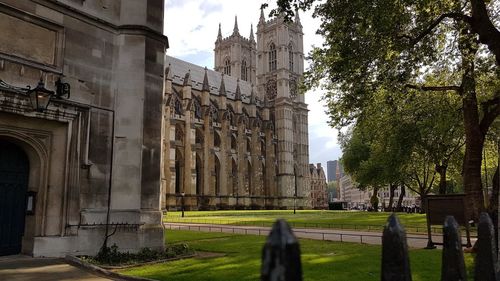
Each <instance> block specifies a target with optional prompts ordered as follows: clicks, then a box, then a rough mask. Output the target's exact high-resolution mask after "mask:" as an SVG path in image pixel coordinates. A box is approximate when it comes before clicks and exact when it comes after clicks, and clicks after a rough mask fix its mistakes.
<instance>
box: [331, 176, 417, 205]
mask: <svg viewBox="0 0 500 281" xmlns="http://www.w3.org/2000/svg"><path fill="white" fill-rule="evenodd" d="M340 190H341V195H340V200H341V201H345V202H347V207H348V208H349V209H360V210H364V209H366V208H368V207H370V206H371V203H370V198H371V196H372V194H373V191H372V190H371V189H367V190H360V189H359V188H357V187H356V183H355V182H353V180H352V178H351V176H349V175H345V176H343V177H342V178H341V179H340ZM400 194H401V187H398V188H397V189H396V190H395V191H394V197H393V207H396V206H397V202H398V199H399V196H400ZM378 198H379V208H384V209H386V210H389V208H390V206H389V198H390V193H389V187H384V188H380V189H379V190H378ZM419 202H420V200H419V196H418V195H417V194H415V193H414V192H412V191H409V190H408V189H405V193H404V194H403V197H402V200H401V207H420V203H419Z"/></svg>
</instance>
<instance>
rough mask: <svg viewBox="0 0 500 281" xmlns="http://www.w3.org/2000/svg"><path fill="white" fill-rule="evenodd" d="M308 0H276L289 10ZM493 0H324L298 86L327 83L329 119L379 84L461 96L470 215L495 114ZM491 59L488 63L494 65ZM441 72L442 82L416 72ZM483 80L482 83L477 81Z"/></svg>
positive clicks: (356, 108) (499, 40)
mask: <svg viewBox="0 0 500 281" xmlns="http://www.w3.org/2000/svg"><path fill="white" fill-rule="evenodd" d="M314 2H315V1H313V0H278V7H279V8H278V9H277V10H276V11H275V12H278V13H280V12H282V13H284V14H285V15H287V16H289V15H292V14H293V13H294V10H295V9H296V8H301V9H307V8H310V7H312V5H313V3H314ZM499 6H500V4H499V2H498V1H489V2H487V3H486V2H485V1H484V0H470V1H465V0H461V1H451V0H450V1H425V0H418V1H410V0H403V1H401V0H398V1H396V0H369V1H366V0H327V1H325V2H321V3H320V4H317V5H316V6H315V11H314V15H315V16H316V17H319V18H321V21H322V24H321V26H320V27H319V29H318V31H317V32H318V33H319V34H321V35H323V36H324V38H325V43H324V45H323V46H322V47H318V48H316V49H314V50H313V51H312V53H311V60H312V61H311V66H310V69H309V70H308V72H307V73H306V78H305V83H304V85H305V86H306V87H313V86H318V85H320V84H321V85H322V86H323V87H324V88H325V89H327V91H328V92H327V94H326V95H325V99H326V100H327V102H328V105H329V114H330V117H331V120H330V123H331V124H332V125H334V126H337V127H344V126H347V125H349V124H352V123H353V122H355V120H357V119H358V118H359V116H360V114H361V113H362V112H363V110H364V109H365V107H366V106H367V105H368V104H370V103H371V102H372V100H373V95H374V93H375V92H376V91H377V90H378V89H380V88H381V87H383V88H386V89H394V92H395V93H398V94H401V93H404V90H405V89H416V90H420V91H426V92H435V91H438V92H443V91H446V92H449V93H455V94H456V95H457V96H458V97H460V99H461V102H462V114H463V119H464V134H465V156H464V161H463V184H464V190H465V193H466V194H467V196H468V198H469V199H470V200H469V202H470V204H471V210H472V211H473V214H472V215H473V216H474V217H477V216H478V214H479V212H480V211H482V210H484V208H485V204H484V197H483V192H482V185H481V159H482V148H483V145H484V140H485V136H486V134H487V132H488V130H489V128H490V126H491V124H492V122H493V121H494V120H495V119H496V118H497V117H498V115H499V114H500V91H499V90H498V89H499V88H500V87H498V86H499V83H498V80H499V79H498V78H499V76H500V75H499V73H500V72H499V70H498V69H499V68H498V65H499V64H500V32H499V30H498V28H497V26H498V24H499V23H498V21H499V17H498V16H497V15H498V13H499V10H500V7H499ZM495 62H496V66H495ZM441 73H448V74H449V75H448V77H446V78H447V79H446V83H445V84H425V83H422V77H423V76H429V75H439V74H441ZM484 81H487V83H481V82H484Z"/></svg>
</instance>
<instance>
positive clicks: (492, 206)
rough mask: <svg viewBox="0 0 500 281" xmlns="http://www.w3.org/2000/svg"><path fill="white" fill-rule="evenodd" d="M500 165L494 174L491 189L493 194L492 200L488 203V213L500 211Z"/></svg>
mask: <svg viewBox="0 0 500 281" xmlns="http://www.w3.org/2000/svg"><path fill="white" fill-rule="evenodd" d="M499 176H500V175H499V167H498V166H497V169H496V170H495V174H494V175H493V183H492V184H493V186H492V189H491V196H490V202H489V204H488V213H490V214H492V213H494V212H498V195H499V191H500V186H499V183H500V182H499V180H500V178H499Z"/></svg>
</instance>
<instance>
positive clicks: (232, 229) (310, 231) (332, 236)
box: [165, 223, 475, 248]
mask: <svg viewBox="0 0 500 281" xmlns="http://www.w3.org/2000/svg"><path fill="white" fill-rule="evenodd" d="M165 227H166V228H167V229H181V230H194V231H205V232H222V233H234V234H253V235H268V234H269V231H270V229H271V228H270V227H262V226H235V225H217V224H197V223H165ZM293 232H294V234H295V236H297V237H299V238H308V239H315V240H328V241H342V242H354V243H366V244H374V245H380V244H382V233H381V232H367V231H355V230H337V229H324V228H323V229H321V228H293ZM167 235H168V234H167ZM406 238H407V242H408V246H409V247H411V248H424V247H426V246H427V235H422V234H407V235H406ZM432 241H433V242H442V241H443V237H442V235H433V236H432ZM465 241H466V240H465V238H462V243H465ZM474 242H475V238H472V244H474Z"/></svg>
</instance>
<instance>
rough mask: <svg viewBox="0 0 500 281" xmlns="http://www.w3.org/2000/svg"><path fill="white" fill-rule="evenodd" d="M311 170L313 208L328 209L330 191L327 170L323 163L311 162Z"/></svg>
mask: <svg viewBox="0 0 500 281" xmlns="http://www.w3.org/2000/svg"><path fill="white" fill-rule="evenodd" d="M309 171H310V175H311V201H312V208H313V209H328V193H327V189H326V188H327V184H326V177H325V171H324V170H323V167H321V163H318V164H316V166H314V164H310V165H309Z"/></svg>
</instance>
